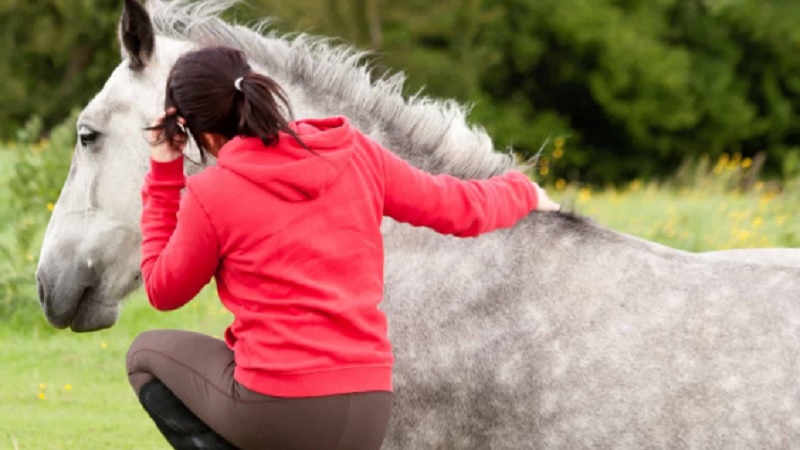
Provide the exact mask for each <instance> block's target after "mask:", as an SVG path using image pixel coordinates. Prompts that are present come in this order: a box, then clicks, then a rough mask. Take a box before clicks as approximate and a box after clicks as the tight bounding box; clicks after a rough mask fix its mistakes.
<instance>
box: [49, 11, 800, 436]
mask: <svg viewBox="0 0 800 450" xmlns="http://www.w3.org/2000/svg"><path fill="white" fill-rule="evenodd" d="M232 4H233V2H231V1H219V0H201V1H197V2H189V1H185V0H178V1H174V2H166V1H163V0H149V1H148V2H147V3H146V5H141V4H139V3H138V2H137V1H135V0H125V8H124V12H123V14H122V17H121V21H120V41H121V49H122V61H121V63H120V65H119V66H118V67H117V68H116V69H115V70H114V71H113V73H112V74H111V76H110V77H109V79H108V80H107V82H106V84H105V86H104V87H103V88H102V90H101V91H100V92H99V93H98V94H97V96H96V97H95V98H94V99H93V100H91V101H90V102H89V104H88V105H87V106H86V107H85V109H84V110H83V111H82V113H81V115H80V117H79V120H78V125H77V128H78V129H77V133H78V142H77V143H76V146H75V151H74V155H73V158H72V165H71V168H70V171H69V175H68V178H67V180H66V181H65V183H64V187H63V191H62V192H61V195H60V197H59V199H58V202H57V203H56V206H55V210H54V212H53V215H52V218H51V220H50V222H49V224H48V227H47V230H46V234H45V237H44V242H43V244H42V251H41V257H40V263H39V266H38V268H37V272H36V276H37V284H38V289H39V297H40V301H41V305H42V308H43V311H44V314H45V316H46V318H47V320H48V321H49V322H50V323H51V324H52V325H53V326H54V327H57V328H67V327H69V328H70V329H71V330H72V331H74V332H89V331H94V330H99V329H103V328H108V327H111V326H113V325H114V323H115V322H116V321H117V319H118V317H119V314H120V309H121V306H120V305H121V302H122V299H124V298H125V297H126V296H128V295H129V294H130V293H131V292H133V291H134V290H136V289H137V288H138V287H139V286H140V285H141V275H140V273H139V260H140V256H139V245H140V241H141V235H140V233H139V229H138V217H139V214H140V211H141V204H140V198H139V190H140V187H141V184H142V180H143V176H144V174H145V172H146V170H147V166H148V146H147V144H146V141H145V138H144V136H143V133H142V131H141V130H142V129H143V128H144V127H145V126H147V125H148V123H149V122H150V121H151V120H152V119H153V118H154V117H155V116H156V115H157V114H158V113H159V112H160V109H161V108H163V100H164V98H163V95H164V94H163V91H164V88H165V83H166V79H167V76H168V73H169V70H170V67H171V66H172V65H173V64H174V62H175V61H176V59H177V58H178V57H179V55H181V54H182V53H184V52H186V51H189V50H191V49H193V48H197V47H199V46H204V45H226V46H230V47H235V48H238V49H241V50H243V51H245V52H246V53H247V55H248V58H249V59H250V60H251V62H252V63H253V65H254V68H255V69H256V70H258V71H259V72H262V73H265V74H267V75H269V76H271V77H273V78H274V79H275V80H277V81H278V82H279V83H280V84H281V85H282V86H283V87H284V88H285V89H286V91H287V93H288V96H289V99H290V102H291V106H292V108H293V110H294V111H295V113H296V117H298V118H306V117H319V116H328V115H339V114H341V115H345V116H348V117H349V118H350V119H351V121H352V123H353V124H354V125H355V126H356V127H358V128H359V129H360V130H362V131H363V132H364V133H366V134H367V135H369V136H371V137H372V138H373V139H375V140H376V141H378V142H379V143H381V144H382V145H383V146H385V147H386V148H388V149H391V150H392V151H393V152H395V153H396V154H397V155H398V156H400V157H402V158H404V159H406V160H407V161H409V162H410V163H411V164H412V165H414V166H416V167H418V168H420V169H423V170H425V171H428V172H430V173H448V174H451V175H453V176H457V177H460V178H464V179H468V178H486V177H490V176H493V175H496V174H500V173H503V172H505V171H507V170H510V169H512V168H514V167H515V161H514V159H513V158H512V157H511V156H510V155H508V154H504V153H501V152H496V151H495V149H494V147H493V144H492V140H491V138H490V137H489V136H488V135H487V133H486V131H485V130H484V129H482V128H481V127H479V126H476V125H470V124H469V123H468V111H467V110H466V108H464V107H462V106H461V105H459V104H458V103H457V102H454V101H450V100H437V99H433V98H429V97H425V96H422V95H416V96H411V97H404V96H403V94H402V91H403V83H404V78H403V75H402V74H399V75H393V76H385V77H374V76H372V74H371V72H370V69H369V67H368V65H367V64H365V63H364V59H363V54H361V53H359V52H358V51H355V50H353V49H352V48H351V47H348V46H346V45H340V44H332V43H331V42H330V41H328V40H325V39H320V38H314V37H309V36H307V35H299V36H294V37H285V36H282V35H279V34H277V33H275V32H272V31H269V30H268V27H267V25H263V24H262V25H255V26H250V27H247V26H240V25H236V24H231V23H228V22H226V21H225V20H223V19H222V18H221V17H220V14H221V13H222V12H223V11H225V10H226V9H227V8H228V7H230V6H232ZM194 156H195V158H191V157H190V158H189V160H187V162H186V166H185V168H186V172H187V173H188V174H193V173H197V172H198V171H200V170H202V169H203V168H204V165H203V164H201V163H197V160H198V158H196V156H197V155H194ZM192 161H194V162H192ZM382 233H383V236H384V240H385V248H386V261H385V299H384V302H383V304H382V308H383V309H384V311H385V313H386V315H387V317H388V320H389V332H390V338H391V340H392V342H393V345H394V350H395V357H396V367H395V373H394V382H395V404H394V410H393V416H392V420H391V423H390V430H389V433H388V436H387V439H386V442H385V445H384V448H386V449H389V450H399V449H414V450H424V449H460V450H461V449H465V450H466V449H494V450H506V449H531V448H536V449H579V448H587V449H588V448H592V449H611V448H614V449H641V448H703V449H727V448H739V449H744V448H752V449H756V448H758V449H778V448H789V447H792V446H795V445H797V442H800V298H799V297H800V251H798V250H797V249H775V250H766V249H762V250H757V251H733V252H720V253H711V254H696V253H689V252H684V251H679V250H676V249H672V248H669V247H665V246H662V245H658V244H656V243H653V242H649V241H646V240H642V239H639V238H636V237H633V236H630V235H626V234H623V233H619V232H617V231H614V230H611V229H608V228H606V227H603V226H601V225H599V224H597V223H595V222H593V221H591V220H589V219H586V218H583V217H580V216H578V215H575V214H571V213H565V212H557V213H556V212H548V213H544V212H533V213H531V214H530V215H529V216H527V217H526V218H525V219H524V220H522V221H521V222H520V223H519V224H518V225H516V226H515V227H513V228H510V229H506V230H502V231H497V232H494V233H490V234H487V235H484V236H482V237H479V238H475V239H456V238H452V237H446V236H441V235H437V234H436V233H434V232H431V231H429V230H426V229H420V228H414V227H411V226H408V225H404V224H399V223H396V222H393V221H391V220H389V219H386V220H384V222H383V224H382Z"/></svg>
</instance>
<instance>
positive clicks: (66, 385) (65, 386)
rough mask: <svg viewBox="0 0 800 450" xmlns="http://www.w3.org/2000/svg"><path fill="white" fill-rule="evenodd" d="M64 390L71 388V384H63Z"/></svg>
mask: <svg viewBox="0 0 800 450" xmlns="http://www.w3.org/2000/svg"><path fill="white" fill-rule="evenodd" d="M64 390H65V391H71V390H72V385H71V384H65V385H64Z"/></svg>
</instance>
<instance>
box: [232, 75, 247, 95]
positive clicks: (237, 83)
mask: <svg viewBox="0 0 800 450" xmlns="http://www.w3.org/2000/svg"><path fill="white" fill-rule="evenodd" d="M242 81H244V77H239V78H237V79H236V81H234V82H233V86H234V87H236V90H237V91H239V92H244V91H243V90H242Z"/></svg>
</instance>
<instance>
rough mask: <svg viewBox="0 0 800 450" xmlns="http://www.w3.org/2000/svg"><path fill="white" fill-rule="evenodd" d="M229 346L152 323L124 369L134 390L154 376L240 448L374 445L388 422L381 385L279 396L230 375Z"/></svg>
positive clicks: (359, 448)
mask: <svg viewBox="0 0 800 450" xmlns="http://www.w3.org/2000/svg"><path fill="white" fill-rule="evenodd" d="M234 367H235V365H234V360H233V352H231V351H230V349H228V347H227V346H226V345H225V343H224V342H222V341H220V340H217V339H214V338H211V337H209V336H205V335H202V334H198V333H192V332H186V331H176V330H158V331H149V332H146V333H143V334H141V335H140V336H139V337H137V338H136V340H135V341H134V343H133V345H132V346H131V349H130V351H129V352H128V376H129V379H130V382H131V385H132V386H133V388H134V391H136V392H137V395H138V394H140V393H141V391H142V390H143V386H146V385H148V383H149V382H151V381H152V380H153V379H154V378H156V379H158V380H160V381H162V382H163V383H164V385H165V386H166V387H167V388H169V390H170V391H172V392H173V393H174V394H175V396H176V397H177V398H178V399H180V400H181V401H182V402H183V403H184V404H185V405H186V407H188V409H189V410H191V411H192V412H193V413H194V414H196V415H197V417H199V418H200V420H201V421H202V422H204V423H206V424H208V425H209V426H210V427H211V429H213V430H214V431H216V432H217V433H219V434H220V435H221V436H223V437H224V438H225V439H227V440H228V441H229V442H231V443H233V444H234V445H236V446H237V447H239V448H241V449H243V450H259V449H275V448H279V449H282V450H294V449H297V450H301V449H302V450H377V449H378V448H380V443H381V442H382V440H383V435H384V434H385V432H386V426H387V425H388V418H389V409H390V408H391V394H390V393H385V392H376V393H363V394H349V395H335V396H327V397H313V398H300V399H282V398H277V397H270V396H265V395H261V394H259V393H256V392H252V391H250V390H248V389H247V388H245V387H244V386H241V385H240V384H239V383H237V382H236V381H235V380H234V379H233V370H234Z"/></svg>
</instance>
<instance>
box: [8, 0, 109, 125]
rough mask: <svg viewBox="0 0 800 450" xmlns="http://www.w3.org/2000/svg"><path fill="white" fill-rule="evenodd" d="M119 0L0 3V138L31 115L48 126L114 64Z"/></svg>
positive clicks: (94, 88) (83, 100)
mask: <svg viewBox="0 0 800 450" xmlns="http://www.w3.org/2000/svg"><path fill="white" fill-rule="evenodd" d="M121 9H122V1H110V0H3V1H2V2H0V24H1V25H0V55H3V57H2V58H0V79H2V80H3V82H2V83H0V105H2V106H1V107H0V137H3V138H12V137H14V133H15V132H16V130H17V129H19V128H21V127H22V126H23V124H24V123H25V121H26V120H27V119H28V118H29V117H31V116H34V115H37V116H40V117H42V118H43V121H44V129H45V130H48V129H50V128H51V127H52V126H54V125H55V124H57V123H59V122H61V121H62V120H63V119H64V117H66V116H67V115H68V114H69V112H70V111H71V110H72V109H73V108H75V107H78V106H82V105H84V104H85V103H86V102H88V101H89V99H91V98H92V96H93V95H94V94H96V93H97V91H98V90H99V89H100V87H101V86H102V84H103V82H104V81H105V80H106V79H107V78H108V76H109V75H110V74H111V71H112V70H113V68H114V67H115V66H116V65H117V64H119V61H120V56H119V54H120V53H119V50H118V48H117V44H116V24H117V21H118V20H119V14H120V11H121Z"/></svg>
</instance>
